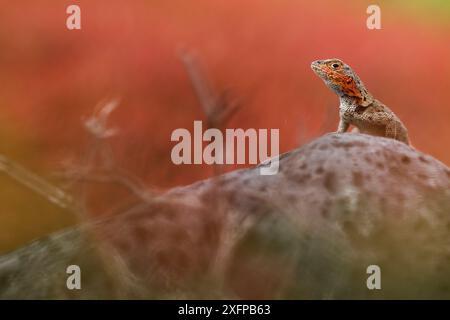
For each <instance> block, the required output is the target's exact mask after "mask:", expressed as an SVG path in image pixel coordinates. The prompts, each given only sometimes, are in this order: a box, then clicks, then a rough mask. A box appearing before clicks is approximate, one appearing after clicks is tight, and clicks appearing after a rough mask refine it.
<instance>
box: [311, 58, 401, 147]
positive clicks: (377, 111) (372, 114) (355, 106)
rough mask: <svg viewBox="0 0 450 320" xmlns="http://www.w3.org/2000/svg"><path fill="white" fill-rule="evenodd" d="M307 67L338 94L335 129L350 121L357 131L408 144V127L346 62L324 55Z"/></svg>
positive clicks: (344, 127)
mask: <svg viewBox="0 0 450 320" xmlns="http://www.w3.org/2000/svg"><path fill="white" fill-rule="evenodd" d="M311 68H312V69H313V71H314V72H315V73H316V74H317V75H318V76H319V77H320V78H321V79H322V80H323V81H324V82H325V84H326V85H327V86H328V87H329V88H330V89H331V90H332V91H334V92H335V93H336V94H337V95H338V96H339V100H340V106H339V115H340V122H339V127H338V130H337V132H338V133H343V132H345V131H347V129H348V127H349V126H350V125H353V126H355V127H356V128H358V131H359V132H361V133H367V134H371V135H375V136H381V137H386V138H391V139H395V140H399V141H401V142H404V143H406V144H409V138H408V131H407V129H406V127H405V126H404V125H403V123H402V122H401V121H400V119H399V118H398V117H397V116H396V115H395V114H394V113H393V112H392V111H391V110H390V109H389V108H388V107H387V106H385V105H384V104H383V103H381V102H380V101H378V100H376V99H374V98H373V96H372V95H371V94H370V93H369V92H368V91H367V89H366V88H365V86H364V84H363V82H362V81H361V79H359V77H358V76H357V75H356V73H355V72H354V71H353V70H352V69H351V68H350V66H348V65H347V64H345V63H344V62H342V61H341V60H339V59H327V60H317V61H314V62H313V63H312V64H311Z"/></svg>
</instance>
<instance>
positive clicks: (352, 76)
mask: <svg viewBox="0 0 450 320" xmlns="http://www.w3.org/2000/svg"><path fill="white" fill-rule="evenodd" d="M311 69H312V70H313V71H314V72H315V73H316V74H317V75H318V76H319V77H320V78H321V79H322V80H323V81H324V82H325V84H326V85H327V86H328V87H329V88H330V89H331V90H333V91H334V92H335V93H336V94H337V95H338V96H340V97H350V98H352V99H356V100H357V101H358V103H359V104H360V105H362V106H368V105H370V104H371V103H372V102H373V97H372V96H371V95H370V93H369V92H368V91H367V90H366V88H365V87H364V84H363V83H362V81H361V80H360V79H359V77H358V76H357V75H356V73H355V72H354V71H353V70H352V68H350V67H349V66H348V65H347V64H345V63H344V62H342V61H341V60H339V59H327V60H316V61H314V62H312V63H311Z"/></svg>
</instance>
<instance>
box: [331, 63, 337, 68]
mask: <svg viewBox="0 0 450 320" xmlns="http://www.w3.org/2000/svg"><path fill="white" fill-rule="evenodd" d="M331 67H332V68H333V69H337V68H339V64H338V63H333V64H332V65H331Z"/></svg>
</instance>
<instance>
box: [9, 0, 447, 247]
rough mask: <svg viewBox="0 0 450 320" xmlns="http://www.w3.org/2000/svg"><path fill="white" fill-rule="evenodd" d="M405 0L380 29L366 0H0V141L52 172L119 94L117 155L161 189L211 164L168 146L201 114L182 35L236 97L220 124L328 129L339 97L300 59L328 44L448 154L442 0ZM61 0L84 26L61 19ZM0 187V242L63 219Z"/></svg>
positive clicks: (201, 173)
mask: <svg viewBox="0 0 450 320" xmlns="http://www.w3.org/2000/svg"><path fill="white" fill-rule="evenodd" d="M408 3H409V4H408ZM411 3H415V2H414V1H412V2H407V1H403V2H399V1H396V2H394V3H388V2H382V5H381V8H382V29H381V30H368V29H367V28H366V19H367V14H366V8H367V6H368V5H369V4H371V2H370V1H339V2H338V1H316V2H310V1H288V0H281V1H257V0H245V1H235V0H223V1H208V0H195V1H186V0H172V1H144V0H136V1H132V2H130V1H124V0H116V1H106V0H95V1H87V0H86V1H58V2H56V1H51V0H34V1H21V2H20V3H19V2H12V1H0V8H1V9H0V143H1V149H0V153H2V154H4V155H6V156H8V157H9V158H11V159H13V160H14V161H17V162H19V163H21V164H22V165H24V166H26V167H27V168H30V169H31V170H34V171H35V172H37V173H39V174H40V175H42V176H50V175H51V174H52V173H53V172H55V171H57V170H59V169H60V168H61V163H63V162H65V161H67V160H69V159H77V158H79V157H81V156H82V155H83V152H84V150H85V148H86V145H87V136H86V132H85V130H84V128H83V126H82V119H83V118H84V117H87V116H89V114H91V112H92V110H93V109H94V107H95V106H96V105H97V104H98V102H99V101H101V100H103V99H105V98H109V97H119V98H120V99H121V105H120V107H119V108H118V109H117V110H116V111H115V112H114V113H113V114H112V118H111V126H113V127H117V128H119V129H120V132H119V135H118V136H116V137H113V138H111V140H110V142H111V144H112V146H113V149H114V152H115V154H116V156H117V160H118V163H119V164H120V165H121V166H122V167H124V168H127V169H128V170H129V171H131V172H132V173H133V174H134V175H136V176H138V177H140V178H141V179H142V180H144V181H145V182H146V183H147V184H148V185H149V186H156V187H158V188H161V189H166V188H169V187H172V186H176V185H182V184H188V183H191V182H194V181H196V180H199V179H203V178H206V177H209V176H211V175H212V174H213V170H212V168H211V167H207V166H195V165H192V166H187V165H184V166H175V165H173V164H172V162H171V160H170V151H171V148H172V147H173V145H174V143H172V142H170V134H171V132H172V131H173V130H174V129H176V128H188V129H191V128H192V125H193V121H194V120H202V119H203V120H204V119H205V116H204V114H203V112H202V109H201V107H200V105H199V102H198V100H197V98H196V95H195V93H194V91H193V89H192V85H191V83H190V81H189V78H188V76H187V73H186V70H185V69H184V67H183V64H182V63H181V61H180V59H179V57H178V55H177V52H178V51H179V50H180V49H188V50H190V51H191V52H194V53H195V54H196V56H197V57H198V58H199V59H200V60H201V63H202V66H203V67H204V68H205V69H206V71H207V73H208V76H209V78H210V79H211V80H212V82H213V83H214V85H215V87H216V88H217V89H218V90H221V89H225V88H230V90H231V92H232V94H233V96H235V97H237V98H238V99H239V100H240V101H241V104H242V107H241V108H240V110H239V112H238V113H237V114H236V115H235V117H234V118H233V119H232V120H231V122H229V123H228V125H227V127H228V128H257V129H258V128H279V129H280V139H281V141H280V142H281V145H280V151H281V152H285V151H287V150H290V149H293V148H295V147H297V146H299V145H301V144H303V143H305V142H306V141H308V140H310V139H313V138H314V137H318V136H320V135H322V134H324V133H326V132H328V131H333V130H335V127H336V126H337V121H338V109H337V107H338V100H337V98H336V97H335V96H334V94H332V93H331V92H329V90H328V89H327V88H326V87H325V86H324V84H323V83H322V81H321V80H320V79H318V78H317V77H316V76H315V75H314V74H313V73H312V71H311V70H310V63H311V61H313V60H316V59H321V58H331V57H337V58H341V59H343V60H344V61H345V62H347V63H348V64H350V65H351V66H352V67H353V68H354V69H355V71H356V72H357V73H358V74H359V75H360V77H361V79H362V80H363V82H364V83H365V84H366V86H367V87H368V89H369V91H371V93H372V94H373V95H374V96H375V97H377V99H379V100H381V101H382V102H384V103H385V104H386V105H388V106H389V107H390V108H391V109H393V110H394V111H395V112H396V113H397V114H398V115H399V117H400V118H401V119H402V120H403V122H404V123H405V124H406V126H407V127H408V128H409V132H410V137H411V140H412V143H413V145H414V146H415V147H416V148H417V149H419V150H421V151H423V152H426V153H429V154H431V155H433V156H434V157H436V158H438V159H440V160H441V161H443V162H444V163H446V164H450V148H449V147H448V146H449V145H450V126H449V121H450V105H449V97H450V90H449V87H450V59H449V57H450V42H449V28H450V23H449V20H450V19H449V17H450V14H449V12H450V11H449V10H448V6H447V7H445V8H442V9H441V8H440V7H439V6H435V5H433V4H429V5H423V6H422V7H420V6H419V9H417V7H413V6H411V5H410V4H411ZM70 4H78V5H79V6H80V7H81V19H82V20H81V21H82V29H81V30H73V31H69V30H67V28H66V24H65V23H66V18H67V14H66V8H67V6H68V5H70ZM438 12H439V14H438ZM330 117H331V118H330ZM232 169H234V167H233V166H228V167H226V170H232ZM0 190H1V192H2V194H3V195H4V196H5V198H4V199H3V200H2V203H1V205H0V210H1V212H0V251H2V250H3V251H4V250H8V249H10V248H12V247H14V246H16V245H17V244H19V243H22V242H23V241H26V240H29V239H31V238H33V237H36V236H38V235H41V234H45V233H47V232H50V231H52V230H55V229H58V228H61V227H63V226H66V225H70V224H71V223H73V222H74V217H72V216H70V215H69V214H67V213H65V212H61V210H59V209H57V208H54V207H53V206H51V205H49V204H47V203H45V200H42V199H40V198H39V197H37V196H36V195H33V194H32V193H30V192H29V191H27V190H26V189H24V188H22V187H20V186H18V185H17V184H16V183H15V182H14V181H12V180H10V179H9V178H8V177H6V176H5V175H2V176H1V180H0ZM111 192H112V191H111ZM111 194H112V193H110V194H109V198H108V196H106V197H104V198H103V199H104V200H105V201H107V202H108V201H110V200H111V199H110V198H111Z"/></svg>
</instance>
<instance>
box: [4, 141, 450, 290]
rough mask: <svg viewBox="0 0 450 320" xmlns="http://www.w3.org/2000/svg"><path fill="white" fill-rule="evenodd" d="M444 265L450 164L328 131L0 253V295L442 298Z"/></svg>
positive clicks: (448, 258) (448, 277) (448, 248)
mask: <svg viewBox="0 0 450 320" xmlns="http://www.w3.org/2000/svg"><path fill="white" fill-rule="evenodd" d="M82 230H85V231H82ZM55 248H57V250H56V249H55ZM69 264H79V265H80V267H81V269H82V273H83V278H82V286H83V289H82V290H80V291H78V292H74V291H69V290H67V289H66V288H65V283H66V277H67V275H66V274H65V268H66V267H67V266H68V265H69ZM371 265H376V266H379V268H380V271H381V278H380V279H381V289H380V290H377V289H375V290H369V289H368V287H367V285H366V282H367V278H368V277H369V276H370V274H367V270H368V267H369V266H371ZM449 265H450V169H449V168H448V167H446V166H445V165H444V164H442V163H441V162H439V161H438V160H436V159H434V158H433V157H431V156H429V155H425V154H422V153H420V152H418V151H417V150H414V149H413V148H411V147H409V146H407V145H405V144H403V143H400V142H398V141H395V140H392V139H385V138H379V137H373V136H368V135H363V134H354V133H347V134H329V135H326V136H323V137H321V138H318V139H316V140H314V141H312V142H311V143H309V144H307V145H305V146H303V147H301V148H299V149H296V150H293V151H291V152H289V153H286V154H283V155H282V156H281V158H280V171H279V173H278V174H276V175H273V176H264V175H260V174H259V168H258V167H256V168H252V169H244V170H238V171H234V172H231V173H229V174H225V175H223V176H220V177H216V178H211V179H208V180H204V181H200V182H197V183H194V184H192V185H189V186H186V187H178V188H174V189H172V190H170V191H168V192H167V193H165V194H163V195H161V196H159V197H157V198H155V199H154V201H152V202H151V203H144V204H142V205H139V206H136V207H135V208H133V209H131V210H129V211H128V212H125V213H123V214H121V215H119V216H115V217H110V218H108V219H103V220H101V221H96V222H95V223H91V224H90V225H88V226H86V227H83V228H77V229H72V230H68V231H65V232H62V233H59V234H57V235H55V236H50V237H49V238H48V239H46V240H38V241H37V242H35V243H33V244H31V245H29V246H27V247H25V248H22V249H20V250H18V251H14V252H12V253H10V254H8V255H5V256H3V257H0V297H2V298H5V297H6V298H21V297H26V298H32V297H39V298H40V297H47V298H89V297H112V298H124V297H125V298H127V297H143V298H301V299H303V298H307V299H316V298H317V299H325V298H338V299H341V298H349V299H353V298H377V299H380V298H441V299H442V298H450V268H449V267H448V266H449ZM30 288H32V289H30Z"/></svg>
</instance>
